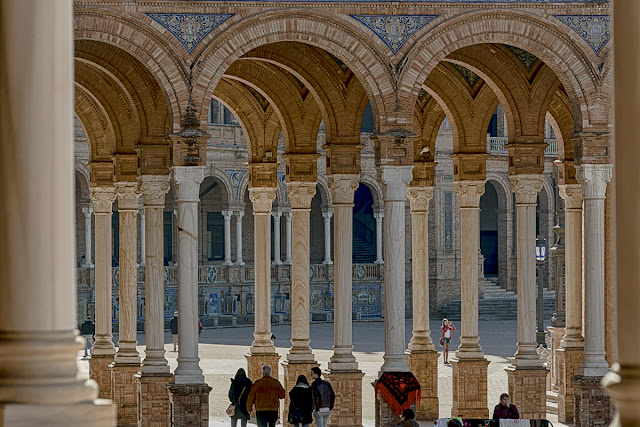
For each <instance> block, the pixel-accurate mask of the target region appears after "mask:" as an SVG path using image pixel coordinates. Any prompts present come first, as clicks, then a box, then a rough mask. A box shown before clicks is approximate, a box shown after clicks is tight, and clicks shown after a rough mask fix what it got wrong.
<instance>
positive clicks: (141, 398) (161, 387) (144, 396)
mask: <svg viewBox="0 0 640 427" xmlns="http://www.w3.org/2000/svg"><path fill="white" fill-rule="evenodd" d="M135 378H136V382H137V383H138V425H141V426H150V427H164V426H168V425H171V402H170V400H169V392H168V391H167V386H168V385H169V383H171V382H173V374H145V373H141V374H137V375H136V376H135Z"/></svg>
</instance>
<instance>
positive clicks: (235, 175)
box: [225, 169, 247, 202]
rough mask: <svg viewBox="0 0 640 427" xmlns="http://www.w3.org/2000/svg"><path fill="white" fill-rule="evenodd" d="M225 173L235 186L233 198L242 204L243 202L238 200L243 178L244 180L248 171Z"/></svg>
mask: <svg viewBox="0 0 640 427" xmlns="http://www.w3.org/2000/svg"><path fill="white" fill-rule="evenodd" d="M225 173H226V174H227V176H228V177H229V180H230V181H231V185H233V198H234V199H235V200H236V201H239V202H241V201H242V200H238V191H239V188H240V182H241V181H242V178H244V176H245V175H246V174H247V171H246V170H242V169H239V170H238V169H225Z"/></svg>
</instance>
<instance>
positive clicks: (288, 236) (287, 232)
mask: <svg viewBox="0 0 640 427" xmlns="http://www.w3.org/2000/svg"><path fill="white" fill-rule="evenodd" d="M284 219H285V223H284V224H285V227H284V229H285V256H286V259H285V261H284V263H285V264H289V265H291V211H287V212H285V213H284Z"/></svg>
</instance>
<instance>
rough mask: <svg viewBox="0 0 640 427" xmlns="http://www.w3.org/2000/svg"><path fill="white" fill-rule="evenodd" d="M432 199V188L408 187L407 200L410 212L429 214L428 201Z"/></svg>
mask: <svg viewBox="0 0 640 427" xmlns="http://www.w3.org/2000/svg"><path fill="white" fill-rule="evenodd" d="M432 197H433V187H409V189H408V190H407V198H408V199H409V203H410V205H411V212H429V200H431V198H432Z"/></svg>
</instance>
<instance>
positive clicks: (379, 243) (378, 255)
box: [373, 212, 384, 264]
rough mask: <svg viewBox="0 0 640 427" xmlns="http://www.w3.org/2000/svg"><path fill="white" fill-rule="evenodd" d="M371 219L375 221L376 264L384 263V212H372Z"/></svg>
mask: <svg viewBox="0 0 640 427" xmlns="http://www.w3.org/2000/svg"><path fill="white" fill-rule="evenodd" d="M373 217H374V218H375V219H376V261H375V263H376V264H382V263H384V260H383V259H382V222H383V221H382V219H383V218H384V212H374V213H373Z"/></svg>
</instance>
